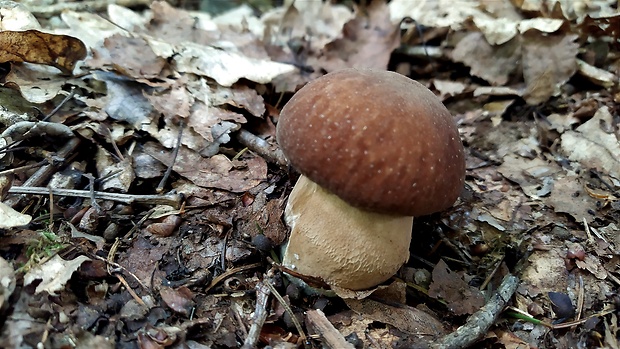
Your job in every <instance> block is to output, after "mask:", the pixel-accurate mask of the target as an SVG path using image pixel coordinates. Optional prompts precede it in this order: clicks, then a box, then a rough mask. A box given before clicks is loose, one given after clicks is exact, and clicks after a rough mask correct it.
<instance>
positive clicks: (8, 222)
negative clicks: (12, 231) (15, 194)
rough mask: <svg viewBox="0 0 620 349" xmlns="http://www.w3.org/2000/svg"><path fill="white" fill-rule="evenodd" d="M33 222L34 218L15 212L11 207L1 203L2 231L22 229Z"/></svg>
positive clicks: (0, 226) (0, 221) (0, 225)
mask: <svg viewBox="0 0 620 349" xmlns="http://www.w3.org/2000/svg"><path fill="white" fill-rule="evenodd" d="M31 220H32V216H30V215H27V214H23V213H20V212H18V211H15V210H14V209H13V208H12V207H11V206H8V205H7V204H5V203H3V202H0V229H8V228H14V227H20V226H23V225H26V224H28V223H30V221H31Z"/></svg>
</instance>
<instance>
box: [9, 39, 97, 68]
mask: <svg viewBox="0 0 620 349" xmlns="http://www.w3.org/2000/svg"><path fill="white" fill-rule="evenodd" d="M0 47H2V50H0V62H2V63H4V62H30V63H38V64H47V65H51V66H53V67H56V68H58V69H60V70H61V71H62V72H63V73H65V74H71V72H73V68H74V67H75V64H76V63H77V62H78V61H79V60H82V59H84V58H85V57H86V46H84V43H83V42H82V41H80V40H79V39H77V38H74V37H72V36H67V35H55V34H48V33H43V32H41V31H38V30H26V31H20V32H15V31H3V32H0Z"/></svg>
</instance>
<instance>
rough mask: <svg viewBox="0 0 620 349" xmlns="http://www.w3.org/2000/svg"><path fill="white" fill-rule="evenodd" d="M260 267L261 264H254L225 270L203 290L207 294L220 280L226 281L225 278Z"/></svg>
mask: <svg viewBox="0 0 620 349" xmlns="http://www.w3.org/2000/svg"><path fill="white" fill-rule="evenodd" d="M260 266H262V264H261V263H254V264H248V265H243V266H240V267H237V268H232V269H228V270H226V271H225V272H224V273H223V274H222V275H218V276H217V277H216V278H215V279H213V280H211V283H210V284H209V286H207V288H205V292H208V291H209V290H210V289H212V288H213V287H214V286H215V285H217V284H218V283H220V282H221V281H222V280H224V279H226V278H227V277H229V276H231V275H233V274H236V273H239V272H242V271H245V270H248V269H253V268H257V267H260Z"/></svg>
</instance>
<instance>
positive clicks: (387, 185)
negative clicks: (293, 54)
mask: <svg viewBox="0 0 620 349" xmlns="http://www.w3.org/2000/svg"><path fill="white" fill-rule="evenodd" d="M277 139H278V143H279V144H280V147H281V148H282V151H283V152H284V154H285V155H286V156H287V158H288V159H289V161H290V163H291V164H292V166H293V167H295V168H296V169H297V170H298V171H299V172H301V173H302V174H303V175H305V176H307V177H308V178H310V179H311V180H312V181H314V182H316V183H317V184H319V185H320V186H322V187H323V188H325V189H327V190H329V191H330V192H332V193H334V194H336V195H337V196H339V197H340V198H341V199H343V200H344V201H346V202H347V203H349V204H351V205H352V206H355V207H358V208H361V209H365V210H369V211H374V212H380V213H388V214H398V215H406V216H420V215H426V214H430V213H433V212H438V211H441V210H443V209H446V208H448V207H450V206H451V205H452V204H453V203H454V201H455V200H456V198H457V197H458V196H459V194H460V192H461V190H462V188H463V183H464V177H465V158H464V154H463V145H462V144H461V140H460V138H459V134H458V130H457V127H456V124H455V122H454V119H453V117H452V115H450V112H449V111H448V110H447V109H446V107H445V106H444V105H443V104H442V103H441V101H440V100H439V99H438V98H437V97H436V96H435V95H434V94H433V93H432V92H431V91H429V90H428V89H427V88H426V87H424V86H423V85H422V84H420V83H418V82H416V81H414V80H411V79H409V78H407V77H405V76H403V75H400V74H398V73H394V72H388V71H377V70H369V69H345V70H339V71H336V72H333V73H330V74H327V75H325V76H323V77H321V78H318V79H316V80H314V81H312V82H310V83H308V84H307V85H306V86H304V87H303V88H301V89H300V90H299V91H298V92H297V93H296V94H295V95H294V96H293V97H292V98H291V100H290V101H289V102H288V103H287V104H286V105H285V106H284V108H283V109H282V112H281V114H280V119H279V121H278V125H277Z"/></svg>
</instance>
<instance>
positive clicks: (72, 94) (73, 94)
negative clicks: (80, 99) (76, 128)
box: [41, 87, 75, 121]
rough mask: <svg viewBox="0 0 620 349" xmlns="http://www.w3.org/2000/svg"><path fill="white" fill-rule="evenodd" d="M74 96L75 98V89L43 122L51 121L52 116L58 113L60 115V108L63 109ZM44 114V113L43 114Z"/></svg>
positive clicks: (73, 88)
mask: <svg viewBox="0 0 620 349" xmlns="http://www.w3.org/2000/svg"><path fill="white" fill-rule="evenodd" d="M73 96H75V87H72V88H71V92H69V94H68V95H67V96H66V97H65V98H64V99H63V100H62V102H60V104H58V105H57V106H56V108H54V110H52V111H51V112H50V113H49V114H48V115H47V116H46V117H44V118H43V119H42V120H41V121H47V120H49V119H50V118H51V117H52V116H54V115H55V114H56V113H58V111H59V110H60V108H62V106H63V105H65V104H66V103H67V102H68V101H69V100H70V99H71V98H73ZM41 114H43V113H41Z"/></svg>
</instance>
